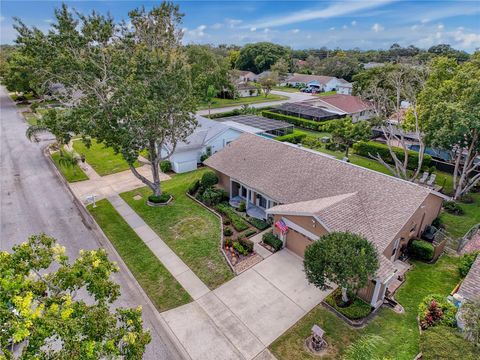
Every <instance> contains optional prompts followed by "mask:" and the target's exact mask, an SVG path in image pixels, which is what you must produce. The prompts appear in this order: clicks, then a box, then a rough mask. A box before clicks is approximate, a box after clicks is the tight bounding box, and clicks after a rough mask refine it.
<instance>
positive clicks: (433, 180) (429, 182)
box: [427, 174, 437, 186]
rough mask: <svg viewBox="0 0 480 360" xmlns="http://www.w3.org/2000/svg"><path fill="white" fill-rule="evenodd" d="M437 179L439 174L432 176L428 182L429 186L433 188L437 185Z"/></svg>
mask: <svg viewBox="0 0 480 360" xmlns="http://www.w3.org/2000/svg"><path fill="white" fill-rule="evenodd" d="M436 178H437V174H432V175H430V179H428V181H427V185H428V186H433V184H435V179H436Z"/></svg>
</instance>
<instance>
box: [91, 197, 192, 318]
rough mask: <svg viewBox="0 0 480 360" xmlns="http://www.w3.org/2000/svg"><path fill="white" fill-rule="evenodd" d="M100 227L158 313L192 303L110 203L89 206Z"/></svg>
mask: <svg viewBox="0 0 480 360" xmlns="http://www.w3.org/2000/svg"><path fill="white" fill-rule="evenodd" d="M88 210H89V211H90V213H91V214H92V215H93V217H94V218H95V220H96V221H97V223H98V225H100V227H101V228H102V230H103V232H104V233H105V235H106V236H107V237H108V239H109V240H110V242H111V243H112V244H113V246H114V247H115V249H116V250H117V252H118V253H119V254H120V256H121V257H122V259H123V261H124V262H125V264H126V265H127V266H128V268H129V269H130V271H131V272H132V274H133V276H134V277H135V279H137V281H138V283H139V284H140V286H141V287H142V288H143V290H144V291H145V293H146V294H147V295H148V297H149V298H150V300H152V302H153V304H154V305H155V307H156V308H157V309H158V311H166V310H169V309H173V308H175V307H177V306H180V305H184V304H187V303H189V302H190V301H192V299H191V298H190V295H189V294H188V293H187V292H186V291H185V289H183V287H182V285H180V284H179V283H178V281H177V280H176V279H175V278H174V277H173V276H172V274H170V272H169V271H168V270H167V269H166V268H165V267H164V266H163V264H162V263H161V262H160V260H158V258H157V257H156V256H155V254H154V253H152V251H151V250H150V249H149V248H148V246H147V245H145V243H144V242H143V241H142V239H140V238H139V237H138V235H137V234H136V233H135V231H133V229H132V228H131V227H130V226H129V225H128V224H127V222H126V221H125V220H123V218H122V217H121V216H120V214H119V213H118V212H117V211H116V210H115V208H114V207H113V206H112V204H110V202H109V201H108V200H107V199H104V200H100V201H98V202H97V207H95V208H94V207H92V205H89V206H88Z"/></svg>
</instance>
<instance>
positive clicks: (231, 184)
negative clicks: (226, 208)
mask: <svg viewBox="0 0 480 360" xmlns="http://www.w3.org/2000/svg"><path fill="white" fill-rule="evenodd" d="M229 179H230V199H232V187H233V183H232V178H229Z"/></svg>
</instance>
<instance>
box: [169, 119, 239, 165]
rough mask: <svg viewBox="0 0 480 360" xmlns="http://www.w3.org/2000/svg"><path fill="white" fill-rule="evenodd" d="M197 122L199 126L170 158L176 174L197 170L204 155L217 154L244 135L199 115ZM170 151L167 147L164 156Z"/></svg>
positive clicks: (178, 145) (237, 130)
mask: <svg viewBox="0 0 480 360" xmlns="http://www.w3.org/2000/svg"><path fill="white" fill-rule="evenodd" d="M196 120H197V122H198V126H197V127H196V128H195V130H194V131H193V133H192V134H190V135H189V136H188V137H187V139H186V140H185V141H182V142H180V143H177V146H176V147H175V151H174V153H173V154H172V155H171V156H170V158H169V161H170V162H171V164H172V170H173V171H175V172H176V173H183V172H187V171H192V170H195V169H196V168H197V165H198V164H199V163H200V162H201V157H202V155H211V154H215V153H216V152H217V151H219V150H221V149H223V148H224V147H225V146H226V145H227V144H229V143H230V142H231V141H233V140H235V139H236V138H238V137H239V136H240V135H241V134H242V133H243V131H241V130H239V129H236V128H233V127H230V126H228V125H225V124H222V123H221V122H218V121H214V120H210V119H207V118H204V117H202V116H198V115H197V116H196ZM169 150H170V149H169V147H168V146H167V147H166V148H165V149H164V150H163V151H162V152H163V156H165V154H166V153H167V151H169Z"/></svg>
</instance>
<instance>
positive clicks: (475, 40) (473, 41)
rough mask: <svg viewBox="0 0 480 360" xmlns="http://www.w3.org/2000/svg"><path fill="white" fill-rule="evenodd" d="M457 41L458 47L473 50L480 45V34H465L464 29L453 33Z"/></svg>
mask: <svg viewBox="0 0 480 360" xmlns="http://www.w3.org/2000/svg"><path fill="white" fill-rule="evenodd" d="M451 35H452V36H453V38H454V39H455V41H457V42H458V45H460V46H461V47H463V48H473V47H478V44H480V34H478V33H477V34H475V33H468V34H466V33H464V32H463V29H462V30H457V31H455V32H453V33H451Z"/></svg>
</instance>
